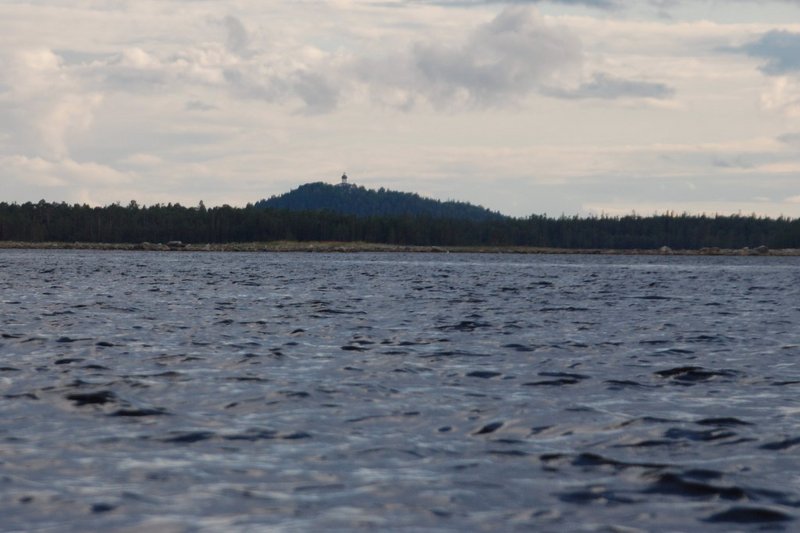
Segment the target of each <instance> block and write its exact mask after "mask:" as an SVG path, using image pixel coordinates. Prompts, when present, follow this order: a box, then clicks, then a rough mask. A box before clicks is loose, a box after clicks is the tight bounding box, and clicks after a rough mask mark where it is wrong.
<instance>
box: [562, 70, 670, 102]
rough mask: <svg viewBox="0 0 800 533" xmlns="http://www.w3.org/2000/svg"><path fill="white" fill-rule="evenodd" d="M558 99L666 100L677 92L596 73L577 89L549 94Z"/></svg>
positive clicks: (650, 84) (643, 82)
mask: <svg viewBox="0 0 800 533" xmlns="http://www.w3.org/2000/svg"><path fill="white" fill-rule="evenodd" d="M549 94H550V95H552V96H556V97H558V98H567V99H582V98H596V99H601V100H616V99H619V98H654V99H666V98H670V97H672V96H673V95H674V94H675V90H674V89H673V88H672V87H670V86H668V85H666V84H663V83H653V82H647V81H636V80H628V79H624V78H617V77H614V76H610V75H608V74H603V73H595V74H594V76H592V79H591V81H588V82H585V83H582V84H581V85H580V86H578V87H577V88H575V89H556V90H551V91H550V92H549Z"/></svg>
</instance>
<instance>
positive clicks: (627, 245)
mask: <svg viewBox="0 0 800 533" xmlns="http://www.w3.org/2000/svg"><path fill="white" fill-rule="evenodd" d="M175 240H180V241H183V242H185V243H193V244H195V243H196V244H203V243H226V242H267V241H278V240H292V241H343V242H356V241H362V242H373V243H385V244H399V245H420V246H469V245H477V246H538V247H553V248H616V249H635V248H641V249H652V248H659V247H662V246H669V247H671V248H674V249H699V248H704V247H719V248H744V247H750V248H755V247H758V246H767V247H769V248H800V219H789V218H785V217H781V218H765V217H757V216H741V215H732V216H706V215H697V216H696V215H687V214H682V215H676V214H665V215H657V216H646V217H644V216H638V215H633V214H632V215H628V216H621V217H618V216H600V217H578V216H572V217H564V216H562V217H559V218H551V217H545V216H540V215H533V216H530V217H527V218H500V219H489V220H463V219H455V218H440V217H432V216H428V215H402V216H366V217H360V216H356V215H345V214H337V213H334V212H331V211H324V210H321V211H304V212H303V211H289V210H283V209H273V208H260V207H256V206H255V205H247V206H246V207H231V206H227V205H224V206H221V207H212V208H206V207H205V206H204V205H203V203H202V202H201V203H200V204H199V205H198V206H194V207H184V206H182V205H180V204H172V203H170V204H166V205H164V204H156V205H151V206H140V205H138V204H137V203H136V202H134V201H132V202H130V204H128V205H127V206H122V205H120V204H113V205H109V206H105V207H90V206H88V205H78V204H75V205H69V204H66V203H48V202H45V201H40V202H38V203H31V202H28V203H24V204H17V203H5V202H3V203H0V241H26V242H48V241H55V242H91V243H140V242H153V243H163V242H168V241H175Z"/></svg>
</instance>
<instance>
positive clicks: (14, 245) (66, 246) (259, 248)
mask: <svg viewBox="0 0 800 533" xmlns="http://www.w3.org/2000/svg"><path fill="white" fill-rule="evenodd" d="M0 249H37V250H120V251H153V252H323V253H359V252H404V253H409V252H412V253H413V252H417V253H437V252H438V253H505V254H592V255H719V256H783V257H788V256H800V249H798V248H788V249H775V250H773V249H769V248H767V247H765V246H759V247H758V248H741V249H729V248H701V249H698V250H673V249H671V248H669V247H666V246H662V247H661V248H656V249H632V250H622V249H570V248H542V247H535V246H404V245H394V244H378V243H367V242H296V241H274V242H244V243H224V244H190V243H182V242H180V241H171V242H168V243H149V242H142V243H87V242H72V243H68V242H17V241H0Z"/></svg>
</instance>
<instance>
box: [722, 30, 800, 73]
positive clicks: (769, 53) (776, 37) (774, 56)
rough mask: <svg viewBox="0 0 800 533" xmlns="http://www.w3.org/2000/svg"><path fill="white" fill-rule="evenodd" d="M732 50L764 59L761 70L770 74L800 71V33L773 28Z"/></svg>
mask: <svg viewBox="0 0 800 533" xmlns="http://www.w3.org/2000/svg"><path fill="white" fill-rule="evenodd" d="M734 51H739V52H743V53H745V54H747V55H749V56H750V57H755V58H758V59H764V60H766V63H764V64H763V65H762V66H761V71H762V72H763V73H764V74H768V75H770V76H780V75H783V74H789V73H796V72H800V33H792V32H789V31H785V30H773V31H770V32H767V33H765V34H764V35H762V36H761V37H760V38H759V39H757V40H755V41H753V42H750V43H748V44H745V45H744V46H741V47H739V48H735V49H734Z"/></svg>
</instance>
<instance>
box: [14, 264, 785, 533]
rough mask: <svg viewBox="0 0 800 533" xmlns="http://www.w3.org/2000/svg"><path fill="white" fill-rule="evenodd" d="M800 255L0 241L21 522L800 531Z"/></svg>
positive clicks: (60, 525) (19, 526) (28, 525)
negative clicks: (32, 245)
mask: <svg viewBox="0 0 800 533" xmlns="http://www.w3.org/2000/svg"><path fill="white" fill-rule="evenodd" d="M798 324H800V260H798V259H796V258H711V257H698V258H672V257H647V258H636V257H597V256H565V257H558V256H499V255H498V256H493V255H480V256H478V255H457V256H456V255H423V254H419V255H404V254H384V255H372V254H356V255H346V256H342V255H313V254H307V255H303V254H281V255H272V254H246V255H245V254H243V255H238V254H212V253H207V254H190V253H174V254H159V253H145V252H143V253H135V252H125V253H115V252H70V251H2V252H0V335H2V338H0V354H2V355H1V357H0V409H2V413H3V417H2V418H0V495H2V498H1V499H0V516H2V517H3V519H2V523H3V525H2V527H1V528H2V529H4V530H37V529H38V530H43V529H47V528H49V527H51V528H56V529H58V530H60V531H63V530H74V531H84V530H87V528H89V529H93V530H103V529H121V530H124V529H126V528H133V529H145V528H149V529H153V530H175V531H195V530H198V529H200V530H226V531H252V530H254V529H255V530H258V529H260V528H272V529H274V530H281V529H283V530H293V531H294V530H319V529H337V528H338V529H341V530H352V529H360V528H367V529H368V528H376V529H385V528H401V529H402V528H406V529H425V530H430V531H439V530H441V531H449V530H498V529H505V530H509V529H535V530H542V531H573V530H584V531H585V530H588V531H592V530H598V531H603V530H608V528H609V527H614V526H626V527H634V528H640V529H643V530H662V531H664V530H696V529H704V530H717V531H728V530H730V529H731V528H734V529H760V528H764V527H768V528H771V529H778V530H780V529H787V530H789V529H792V528H793V527H796V526H797V521H796V519H797V517H798V516H799V515H800V511H799V510H798V506H800V489H798V479H800V478H799V476H800V467H799V465H798V461H797V454H798V452H800V429H798V412H800V400H798V398H800V396H798V391H800V368H798V356H799V355H800V329H798Z"/></svg>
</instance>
